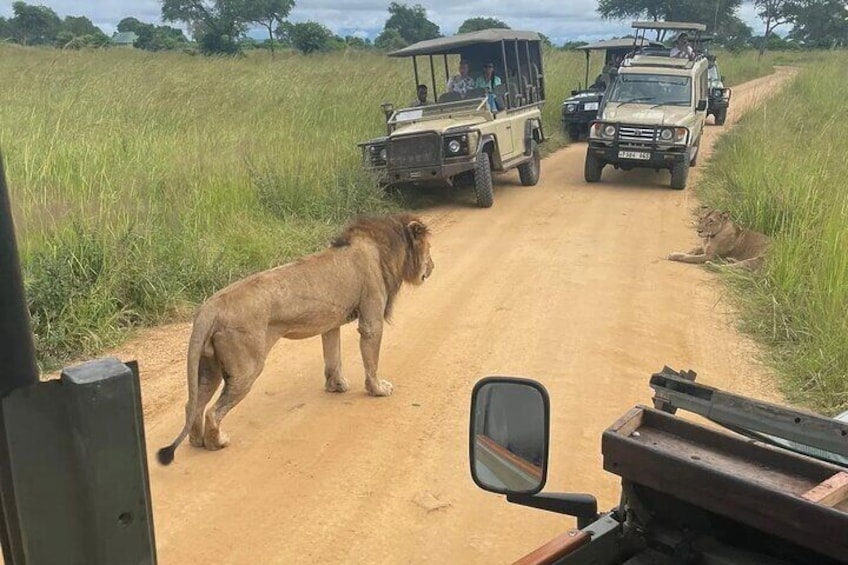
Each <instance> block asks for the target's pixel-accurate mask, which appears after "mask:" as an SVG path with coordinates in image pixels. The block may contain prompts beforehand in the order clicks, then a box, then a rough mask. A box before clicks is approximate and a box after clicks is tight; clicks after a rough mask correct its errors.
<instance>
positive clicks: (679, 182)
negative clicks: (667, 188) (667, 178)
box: [671, 159, 689, 190]
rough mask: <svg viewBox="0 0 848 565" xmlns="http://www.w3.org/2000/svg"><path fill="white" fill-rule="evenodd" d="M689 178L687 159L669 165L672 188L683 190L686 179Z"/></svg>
mask: <svg viewBox="0 0 848 565" xmlns="http://www.w3.org/2000/svg"><path fill="white" fill-rule="evenodd" d="M688 178H689V159H684V160H683V161H682V162H680V163H675V164H674V165H673V166H672V167H671V188H673V189H674V190H683V189H684V188H686V181H687V180H688Z"/></svg>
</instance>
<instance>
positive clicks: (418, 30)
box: [384, 2, 442, 44]
mask: <svg viewBox="0 0 848 565" xmlns="http://www.w3.org/2000/svg"><path fill="white" fill-rule="evenodd" d="M388 29H396V30H397V31H398V33H399V34H400V36H401V37H402V38H403V40H404V41H406V43H407V44H409V43H416V42H418V41H424V40H425V39H435V38H437V37H441V36H442V34H441V33H440V31H439V26H437V25H436V24H434V23H433V22H431V21H430V20H428V19H427V10H425V9H424V6H421V5H420V4H416V5H415V6H413V7H412V8H410V7H409V6H407V5H406V4H398V3H397V2H392V3H391V4H389V19H387V20H386V25H385V26H384V31H385V30H388Z"/></svg>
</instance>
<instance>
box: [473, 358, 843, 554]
mask: <svg viewBox="0 0 848 565" xmlns="http://www.w3.org/2000/svg"><path fill="white" fill-rule="evenodd" d="M695 376H696V375H695V373H694V372H692V371H686V372H677V371H674V370H672V369H670V368H668V367H664V368H663V369H662V371H660V372H658V373H655V374H654V375H652V376H651V378H650V382H649V384H650V386H651V387H652V388H653V389H654V391H655V392H654V397H653V405H652V406H643V405H637V406H635V407H633V408H632V409H630V410H628V411H627V412H625V413H624V414H623V415H622V416H621V417H620V418H619V419H618V420H617V421H616V422H614V423H613V424H612V425H611V426H610V427H609V428H607V429H606V430H605V431H604V433H603V436H602V438H601V451H602V452H603V469H604V470H605V471H607V472H609V473H612V474H615V475H617V476H619V477H621V498H620V503H619V504H618V505H617V506H616V507H615V508H612V509H610V510H608V511H606V512H598V508H597V501H596V499H595V498H594V497H593V496H592V495H591V494H563V493H541V491H542V489H543V488H544V486H545V482H546V480H547V469H548V457H549V422H550V415H551V400H550V398H549V396H548V393H547V390H546V389H545V387H544V386H543V385H542V384H540V383H538V382H536V381H534V380H531V379H525V378H514V377H500V376H490V377H485V378H483V379H481V380H480V381H478V382H477V384H476V385H475V386H474V389H473V392H472V396H471V417H470V427H469V462H470V471H471V476H472V478H473V480H474V482H475V483H476V484H477V486H479V487H480V488H482V489H484V490H487V491H490V492H494V493H497V494H502V495H506V500H507V502H510V503H513V504H519V505H522V506H529V507H532V508H537V509H540V510H544V511H549V512H556V513H559V514H563V515H568V516H573V517H575V518H576V528H575V529H572V530H569V531H566V532H564V533H563V534H562V535H561V536H559V537H557V538H555V539H553V540H551V541H550V542H548V543H546V544H544V545H543V546H541V547H539V548H536V549H534V550H532V551H529V552H528V553H527V554H526V555H525V556H524V557H522V558H521V559H519V560H517V561H516V562H515V565H531V564H534V565H540V564H558V565H672V564H674V565H802V564H804V565H835V564H837V563H848V412H845V413H843V414H841V415H839V416H837V417H836V418H827V417H824V416H820V415H818V414H814V413H810V412H805V411H800V410H794V409H790V408H787V407H783V406H779V405H776V404H771V403H767V402H763V401H760V400H756V399H753V398H748V397H745V396H739V395H735V394H731V393H728V392H725V391H722V390H720V389H717V388H713V387H709V386H705V385H702V384H697V383H695V382H694V381H695ZM678 410H685V411H688V412H691V413H693V414H697V415H698V416H700V417H702V418H705V419H707V420H710V421H711V422H712V423H713V424H716V425H717V426H716V425H713V426H709V427H707V426H705V425H701V424H698V423H695V420H693V419H691V418H682V417H680V416H677V415H676V412H677V411H678ZM721 428H724V430H722V429H721ZM559 456H566V457H567V454H561V455H559Z"/></svg>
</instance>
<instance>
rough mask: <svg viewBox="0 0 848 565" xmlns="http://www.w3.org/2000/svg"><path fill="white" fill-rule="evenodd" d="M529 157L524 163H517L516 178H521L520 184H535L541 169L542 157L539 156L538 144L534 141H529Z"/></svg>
mask: <svg viewBox="0 0 848 565" xmlns="http://www.w3.org/2000/svg"><path fill="white" fill-rule="evenodd" d="M530 143H531V144H532V145H531V149H530V152H531V155H532V157H531V159H530V160H529V161H527V162H526V163H522V164H521V165H518V178H520V179H521V184H523V185H524V186H535V185H536V183H538V182H539V174H540V173H541V172H542V171H541V164H542V158H541V157H540V156H539V146H538V145H537V144H536V142H535V141H531V142H530Z"/></svg>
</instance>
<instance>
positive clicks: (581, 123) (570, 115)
mask: <svg viewBox="0 0 848 565" xmlns="http://www.w3.org/2000/svg"><path fill="white" fill-rule="evenodd" d="M637 43H638V44H639V46H640V47H647V46H652V47H656V48H662V47H663V44H662V43H659V42H656V41H649V40H646V39H642V40H641V41H638V42H637ZM576 50H577V51H583V52H584V53H585V54H586V76H585V83H584V84H585V88H584V87H581V86H580V85H578V87H577V89H575V90H572V91H571V96H569V97H568V98H566V99H565V100H563V102H562V110H561V112H562V126H563V133H565V134H567V135H568V136H569V137H571V139H573V140H575V141H576V140H577V139H579V138H580V135H581V134H585V133H587V130H588V127H589V124H590V123H591V122H592V120H594V119H595V117H596V116H597V115H598V107H599V106H600V103H601V99H602V98H603V96H604V91H605V90H606V87H607V85H608V84H609V82H610V76H609V69H612V68H614V67H616V66H617V63H618V62H620V61H621V60H623V59H624V57H625V56H627V54H629V53H632V52H633V40H632V39H628V38H624V39H608V40H604V41H599V42H597V43H590V44H589V45H583V46H581V47H577V48H576ZM592 51H602V52H603V53H604V66H603V70H602V72H601V76H600V77H599V78H600V80H599V81H598V80H596V81H595V82H593V83H592V84H589V60H590V54H591V52H592Z"/></svg>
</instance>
